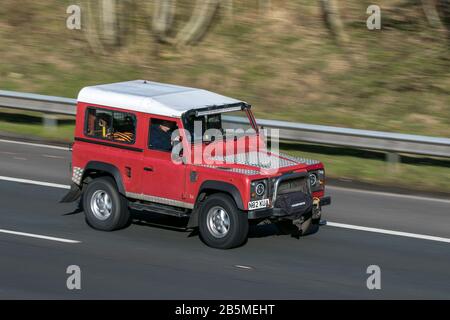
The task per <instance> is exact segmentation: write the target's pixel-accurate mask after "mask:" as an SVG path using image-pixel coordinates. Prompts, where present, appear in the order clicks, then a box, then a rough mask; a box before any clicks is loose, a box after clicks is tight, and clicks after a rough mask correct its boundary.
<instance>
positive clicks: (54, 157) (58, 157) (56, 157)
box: [42, 154, 65, 159]
mask: <svg viewBox="0 0 450 320" xmlns="http://www.w3.org/2000/svg"><path fill="white" fill-rule="evenodd" d="M42 156H43V157H45V158H52V159H65V158H64V157H60V156H52V155H50V154H43V155H42Z"/></svg>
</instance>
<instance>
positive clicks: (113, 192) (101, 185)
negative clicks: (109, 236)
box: [83, 177, 130, 231]
mask: <svg viewBox="0 0 450 320" xmlns="http://www.w3.org/2000/svg"><path fill="white" fill-rule="evenodd" d="M102 192H104V193H105V194H107V196H108V197H109V200H110V201H108V203H110V207H111V208H110V210H108V211H109V212H110V213H109V215H108V214H106V215H105V216H104V217H103V219H100V218H99V217H98V216H99V215H100V214H99V210H96V209H95V208H93V207H92V206H91V201H94V202H95V200H93V197H94V195H97V196H98V194H99V193H100V194H101V193H102ZM95 206H96V204H94V207H95ZM83 208H84V213H85V215H86V222H87V223H88V224H89V225H90V226H91V227H92V228H94V229H97V230H102V231H113V230H118V229H122V228H124V227H125V226H127V224H128V222H129V221H130V211H129V210H128V201H127V199H126V198H125V197H124V196H122V195H121V194H120V193H119V191H118V190H117V186H116V182H115V181H114V179H112V178H111V177H101V178H97V179H94V180H92V181H91V182H89V184H88V185H87V187H86V190H85V192H84V194H83ZM97 208H98V205H97ZM93 210H96V211H97V214H96V213H95V212H94V211H93ZM106 216H107V217H106Z"/></svg>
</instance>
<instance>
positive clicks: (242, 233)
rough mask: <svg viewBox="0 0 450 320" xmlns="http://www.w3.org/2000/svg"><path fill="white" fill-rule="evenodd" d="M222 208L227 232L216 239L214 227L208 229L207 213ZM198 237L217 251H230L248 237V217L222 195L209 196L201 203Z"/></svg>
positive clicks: (229, 198) (226, 196)
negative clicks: (226, 223) (226, 221)
mask: <svg viewBox="0 0 450 320" xmlns="http://www.w3.org/2000/svg"><path fill="white" fill-rule="evenodd" d="M217 208H222V209H223V210H224V211H225V212H226V214H227V216H228V218H229V219H228V221H229V223H228V231H227V232H226V233H225V235H223V236H221V237H218V236H216V235H215V234H214V231H212V230H214V227H211V226H209V227H208V220H209V215H208V213H209V212H211V215H213V212H215V211H216V210H220V209H217ZM198 222H199V232H200V237H201V239H202V240H203V242H205V243H206V244H207V245H208V246H210V247H212V248H217V249H230V248H235V247H238V246H240V245H242V244H243V243H244V242H245V241H246V240H247V236H248V217H247V214H246V213H245V212H243V211H242V210H239V209H238V208H237V207H236V203H235V202H234V200H233V199H232V198H231V197H230V196H228V195H227V194H224V193H217V194H213V195H211V196H209V197H208V198H206V200H205V201H204V202H203V203H202V205H201V207H200V212H199V221H198Z"/></svg>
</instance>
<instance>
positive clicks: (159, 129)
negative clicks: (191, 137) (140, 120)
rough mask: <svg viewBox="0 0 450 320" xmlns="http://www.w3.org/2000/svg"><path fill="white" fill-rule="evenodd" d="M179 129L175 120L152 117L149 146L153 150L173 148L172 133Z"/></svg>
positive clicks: (169, 149)
mask: <svg viewBox="0 0 450 320" xmlns="http://www.w3.org/2000/svg"><path fill="white" fill-rule="evenodd" d="M176 129H178V126H177V123H176V122H175V121H169V120H163V119H156V118H152V119H151V120H150V130H149V134H150V138H149V148H150V149H152V150H159V151H168V152H170V151H171V150H172V145H173V144H172V140H171V139H172V133H173V132H174V131H175V130H176Z"/></svg>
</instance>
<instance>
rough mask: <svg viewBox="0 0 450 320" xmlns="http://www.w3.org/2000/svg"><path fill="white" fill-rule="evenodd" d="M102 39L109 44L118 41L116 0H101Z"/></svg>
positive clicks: (111, 44)
mask: <svg viewBox="0 0 450 320" xmlns="http://www.w3.org/2000/svg"><path fill="white" fill-rule="evenodd" d="M101 9H102V22H103V40H104V41H105V43H106V44H107V45H109V46H116V45H117V44H118V43H119V30H118V29H119V24H118V21H117V3H116V0H102V6H101Z"/></svg>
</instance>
